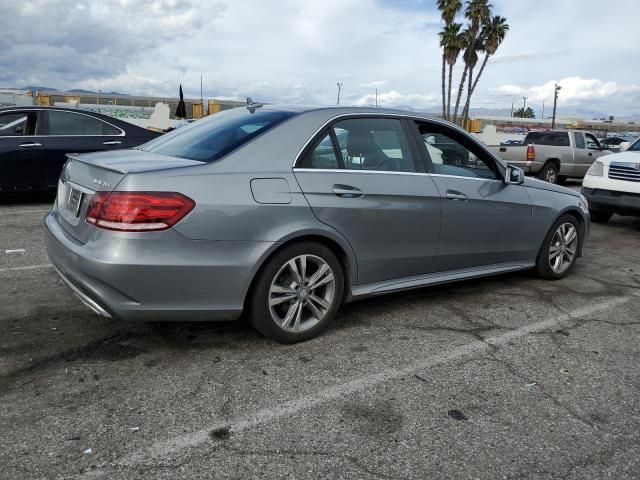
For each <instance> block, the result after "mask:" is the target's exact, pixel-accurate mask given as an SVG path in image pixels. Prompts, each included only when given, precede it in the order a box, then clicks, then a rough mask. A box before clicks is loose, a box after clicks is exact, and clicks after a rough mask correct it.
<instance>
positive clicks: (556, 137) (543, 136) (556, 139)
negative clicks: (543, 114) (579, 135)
mask: <svg viewBox="0 0 640 480" xmlns="http://www.w3.org/2000/svg"><path fill="white" fill-rule="evenodd" d="M530 143H534V144H536V145H553V146H556V147H568V146H569V134H568V133H567V132H530V133H528V134H527V136H526V137H525V139H524V144H525V145H529V144H530Z"/></svg>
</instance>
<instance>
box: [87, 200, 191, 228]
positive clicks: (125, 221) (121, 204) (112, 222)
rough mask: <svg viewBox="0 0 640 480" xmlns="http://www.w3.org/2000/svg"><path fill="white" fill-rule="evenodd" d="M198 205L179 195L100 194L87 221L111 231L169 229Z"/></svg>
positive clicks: (91, 208)
mask: <svg viewBox="0 0 640 480" xmlns="http://www.w3.org/2000/svg"><path fill="white" fill-rule="evenodd" d="M195 206H196V203H195V202H194V201H193V200H191V199H190V198H189V197H185V196H184V195H182V194H181V193H175V192H96V193H95V194H94V195H93V197H92V198H91V204H90V205H89V210H88V211H87V222H88V223H90V224H92V225H95V226H96V227H100V228H104V229H107V230H122V231H127V232H147V231H149V230H166V229H167V228H171V227H172V226H174V225H175V224H176V223H178V222H179V221H180V220H181V219H182V218H184V216H185V215H186V214H187V213H189V212H190V211H191V210H193V207H195Z"/></svg>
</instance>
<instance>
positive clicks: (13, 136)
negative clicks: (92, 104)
mask: <svg viewBox="0 0 640 480" xmlns="http://www.w3.org/2000/svg"><path fill="white" fill-rule="evenodd" d="M158 135H159V134H158V133H156V132H152V131H151V130H147V129H145V128H141V127H138V126H136V125H133V124H131V123H128V122H125V121H122V120H118V119H116V118H112V117H109V116H107V115H102V114H100V113H94V112H86V111H81V110H75V109H70V108H58V107H37V106H33V107H3V108H0V191H2V192H4V191H21V190H22V191H24V190H46V189H50V188H55V187H56V185H57V183H58V177H59V176H60V172H61V171H62V166H63V165H64V163H65V161H66V157H65V155H66V154H67V153H83V152H94V151H97V150H116V149H121V148H130V147H136V146H138V145H141V144H143V143H145V142H147V141H149V140H151V139H152V138H154V137H156V136H158Z"/></svg>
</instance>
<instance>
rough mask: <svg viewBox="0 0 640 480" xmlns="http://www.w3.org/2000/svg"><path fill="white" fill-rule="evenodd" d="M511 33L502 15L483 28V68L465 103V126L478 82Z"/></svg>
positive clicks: (492, 18)
mask: <svg viewBox="0 0 640 480" xmlns="http://www.w3.org/2000/svg"><path fill="white" fill-rule="evenodd" d="M508 31H509V25H508V24H507V19H506V18H504V17H501V16H500V15H495V16H493V17H490V18H489V19H488V20H487V21H486V22H485V24H484V25H483V27H482V33H481V35H480V37H481V39H482V41H483V43H484V45H483V47H482V50H484V52H485V55H484V60H483V62H482V66H481V67H480V71H479V72H478V76H477V77H476V79H475V80H474V82H473V85H471V88H470V89H469V90H468V91H467V101H466V102H465V106H464V110H463V112H462V123H463V125H464V124H465V123H466V120H467V118H468V117H469V107H470V105H471V97H472V96H473V92H475V90H476V86H477V85H478V81H479V80H480V77H481V76H482V73H483V72H484V69H485V67H486V66H487V62H488V61H489V58H490V57H491V56H493V55H495V53H496V51H497V50H498V47H499V46H500V45H501V44H502V42H503V41H504V38H505V36H506V35H507V32H508Z"/></svg>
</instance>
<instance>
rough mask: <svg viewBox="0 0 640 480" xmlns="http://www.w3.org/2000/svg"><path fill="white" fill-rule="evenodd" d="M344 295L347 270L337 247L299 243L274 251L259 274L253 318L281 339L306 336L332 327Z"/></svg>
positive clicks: (253, 296)
mask: <svg viewBox="0 0 640 480" xmlns="http://www.w3.org/2000/svg"><path fill="white" fill-rule="evenodd" d="M343 295H344V273H343V270H342V266H341V265H340V262H339V261H338V259H337V258H336V256H335V255H334V253H333V252H332V251H331V250H330V249H329V248H327V247H325V246H324V245H321V244H319V243H315V242H301V243H295V244H292V245H289V246H287V247H285V248H284V249H282V250H281V251H279V252H277V253H276V254H275V255H274V256H273V257H271V258H270V259H269V260H268V261H267V263H266V264H265V265H264V267H263V268H262V270H261V271H260V273H259V274H258V277H257V278H256V281H255V284H254V287H253V289H252V292H251V296H250V299H249V305H248V306H249V321H250V322H251V324H252V325H253V327H254V328H255V329H256V330H258V331H259V332H260V333H262V334H263V335H264V336H265V337H267V338H270V339H272V340H275V341H276V342H279V343H297V342H303V341H305V340H309V339H311V338H313V337H315V336H317V335H319V334H320V333H321V332H322V331H323V330H324V329H325V328H327V326H328V325H329V323H331V321H332V320H333V319H334V318H335V316H336V313H337V312H338V309H339V308H340V305H341V304H342V298H343Z"/></svg>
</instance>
